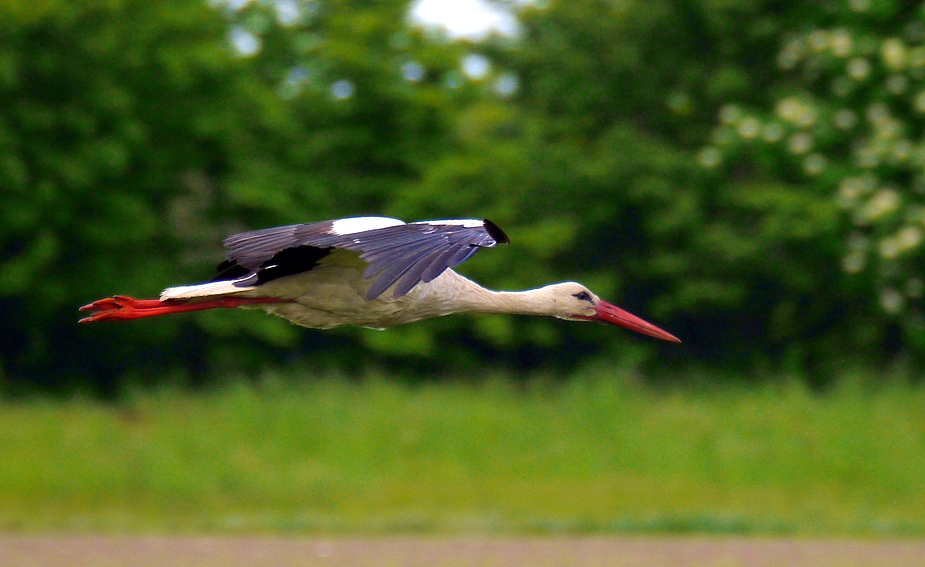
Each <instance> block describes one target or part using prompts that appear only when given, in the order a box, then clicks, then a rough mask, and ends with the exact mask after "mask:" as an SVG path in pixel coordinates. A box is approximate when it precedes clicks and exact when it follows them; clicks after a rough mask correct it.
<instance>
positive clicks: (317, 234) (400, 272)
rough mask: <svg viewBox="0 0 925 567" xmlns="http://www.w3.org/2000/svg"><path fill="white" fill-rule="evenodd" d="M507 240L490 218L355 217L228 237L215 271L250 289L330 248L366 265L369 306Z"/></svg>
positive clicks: (297, 269)
mask: <svg viewBox="0 0 925 567" xmlns="http://www.w3.org/2000/svg"><path fill="white" fill-rule="evenodd" d="M508 242H509V240H508V238H507V235H506V234H504V232H503V231H502V230H501V229H500V228H498V227H497V226H496V225H495V224H494V223H492V222H491V221H489V220H481V221H479V220H452V221H451V220H443V221H422V222H415V223H409V224H406V223H403V222H402V221H399V220H397V219H392V218H387V217H357V218H348V219H341V220H336V221H322V222H313V223H309V224H295V225H289V226H280V227H276V228H266V229H263V230H254V231H251V232H244V233H242V234H236V235H234V236H230V237H228V238H226V239H225V242H224V244H225V248H226V249H227V250H228V252H227V256H228V259H227V260H226V261H225V262H222V263H221V264H220V265H219V267H218V269H219V270H220V271H224V272H225V274H226V277H227V276H230V275H233V274H234V275H237V274H244V275H243V276H242V277H240V278H237V279H235V280H234V285H235V286H237V287H248V286H253V285H260V284H263V283H266V282H268V281H271V280H274V279H277V278H280V277H285V276H291V275H295V274H298V273H301V272H306V271H309V270H311V269H312V268H314V267H315V266H317V265H318V262H320V261H321V260H322V259H323V258H324V257H326V256H327V255H328V254H330V253H331V251H332V250H334V249H343V250H349V251H351V252H356V253H358V254H359V257H360V259H361V260H364V261H365V262H366V263H367V264H369V266H368V267H367V268H366V269H365V270H364V271H363V278H364V279H372V285H370V287H369V289H368V290H367V292H366V299H367V300H370V301H372V300H373V299H376V298H377V297H379V296H380V295H382V293H383V292H385V290H387V289H389V288H390V287H392V286H393V285H395V291H394V295H395V297H401V296H403V295H405V294H407V293H408V292H409V291H410V290H411V288H413V287H414V286H415V285H417V284H418V283H420V282H424V283H427V282H430V281H433V280H434V279H435V278H436V277H437V276H439V275H440V274H442V273H443V272H444V270H446V269H447V268H452V267H453V266H456V265H458V264H461V263H463V262H465V261H466V260H468V259H469V258H471V257H472V255H473V254H475V253H476V252H477V251H478V249H479V248H490V247H492V246H496V245H498V244H507V243H508ZM226 277H221V276H220V278H222V279H226ZM396 284H397V285H396Z"/></svg>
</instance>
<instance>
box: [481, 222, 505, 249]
mask: <svg viewBox="0 0 925 567" xmlns="http://www.w3.org/2000/svg"><path fill="white" fill-rule="evenodd" d="M482 222H483V223H485V230H486V231H488V234H489V235H490V236H491V237H492V238H494V239H495V241H496V242H497V243H498V244H510V243H511V239H510V238H508V237H507V235H506V234H504V231H503V230H501V227H499V226H498V225H496V224H495V223H493V222H491V221H490V220H488V219H482Z"/></svg>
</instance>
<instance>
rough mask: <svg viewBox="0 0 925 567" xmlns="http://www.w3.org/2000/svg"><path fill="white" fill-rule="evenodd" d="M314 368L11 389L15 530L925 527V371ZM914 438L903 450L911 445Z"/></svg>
mask: <svg viewBox="0 0 925 567" xmlns="http://www.w3.org/2000/svg"><path fill="white" fill-rule="evenodd" d="M629 379H630V378H628V376H627V374H625V373H624V372H623V371H616V372H615V371H610V370H608V371H603V370H596V371H589V372H586V373H584V375H583V376H579V377H577V378H576V379H574V380H572V381H570V382H568V383H565V384H551V383H549V382H547V381H535V382H528V383H527V385H526V387H517V386H514V385H513V384H512V383H510V382H507V381H503V380H500V379H498V380H483V381H482V383H481V385H478V386H476V385H471V384H470V385H463V384H460V383H459V382H457V383H455V384H429V385H419V386H415V387H408V386H402V385H399V384H397V383H396V382H395V381H394V380H382V379H367V380H365V381H363V382H360V383H352V384H351V383H348V382H346V381H343V380H331V379H328V380H323V379H321V380H320V379H318V377H317V376H312V375H299V376H292V377H290V378H288V379H285V380H280V379H279V378H276V379H274V378H273V377H272V376H268V377H267V379H266V381H265V382H263V383H261V384H260V385H258V386H255V385H253V384H251V383H248V382H234V383H231V384H226V385H224V386H223V387H222V388H218V389H213V390H211V391H209V392H206V393H199V394H193V395H190V394H189V392H185V391H183V390H179V389H176V388H170V387H165V388H161V389H159V390H154V391H149V392H147V393H140V392H136V393H132V394H129V395H127V396H126V397H125V398H124V399H123V400H122V401H121V402H119V403H118V404H105V403H102V402H99V401H92V400H88V399H72V400H69V401H64V402H52V401H49V400H47V399H44V400H43V399H34V400H30V401H18V402H11V401H6V402H3V403H2V404H0V409H2V411H0V444H2V446H3V447H4V458H3V459H2V460H0V478H2V479H3V482H2V483H0V526H2V527H3V528H4V529H7V530H10V529H12V530H24V531H40V532H47V531H49V530H78V531H87V530H92V531H106V532H116V533H119V532H126V531H138V532H150V531H152V530H153V531H170V532H174V531H189V530H195V531H213V532H254V531H297V532H332V531H339V532H369V531H379V532H395V531H409V530H412V531H438V532H460V531H463V532H466V531H468V532H471V531H473V530H476V531H496V532H508V533H510V532H537V531H543V532H550V531H552V532H609V533H613V532H639V531H646V532H651V531H658V532H679V531H680V532H691V531H694V532H708V533H709V532H712V533H724V532H725V533H728V532H736V533H753V534H771V533H793V534H799V535H815V536H836V535H838V536H846V535H870V536H880V535H921V534H922V533H923V532H925V523H923V520H922V519H923V518H925V492H923V490H922V487H921V478H922V475H923V474H925V450H923V449H925V390H923V388H922V387H918V386H909V385H907V384H904V383H902V382H899V381H897V382H893V383H890V384H888V385H883V384H881V386H880V387H878V388H874V389H868V388H864V387H860V386H858V385H857V384H851V383H849V382H845V383H843V384H842V385H841V386H839V387H838V388H834V389H833V390H832V391H830V392H828V393H826V394H824V395H819V394H817V393H811V392H809V391H808V390H807V389H806V388H805V386H803V385H801V384H799V383H798V382H786V383H784V384H777V385H765V386H762V387H757V388H745V387H741V386H738V387H729V386H726V387H718V386H711V387H708V388H703V389H697V388H669V389H653V388H650V387H640V386H630V385H629V382H628V380H629ZM897 455H901V456H902V458H897Z"/></svg>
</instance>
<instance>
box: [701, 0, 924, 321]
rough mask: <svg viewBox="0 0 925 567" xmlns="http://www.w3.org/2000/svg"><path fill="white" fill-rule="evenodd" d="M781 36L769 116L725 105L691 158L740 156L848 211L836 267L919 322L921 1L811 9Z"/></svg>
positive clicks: (710, 164)
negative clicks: (865, 280) (800, 24)
mask: <svg viewBox="0 0 925 567" xmlns="http://www.w3.org/2000/svg"><path fill="white" fill-rule="evenodd" d="M808 11H809V13H808V14H807V19H806V21H807V22H809V23H808V24H807V28H806V29H804V30H801V31H795V32H791V33H787V34H786V35H785V36H784V37H782V41H781V48H780V51H779V53H778V55H777V65H778V67H779V69H780V71H781V77H780V80H779V81H776V82H775V83H774V85H775V87H774V88H773V89H771V90H770V91H769V94H770V95H771V97H770V99H769V100H768V101H767V103H768V104H767V107H766V108H746V107H744V106H743V105H740V104H736V103H729V104H726V105H725V106H723V107H722V108H721V109H720V111H719V120H718V124H717V126H716V128H715V130H714V133H713V137H712V143H711V144H710V145H709V146H707V147H705V148H703V149H702V150H701V151H700V153H699V155H698V160H699V162H700V164H701V165H702V166H703V167H705V168H709V169H717V168H721V167H723V166H724V165H725V164H729V163H731V162H733V161H734V160H736V161H737V160H739V159H741V158H743V157H744V156H745V155H746V154H747V155H750V156H752V157H753V158H755V157H760V159H753V160H752V161H753V163H757V164H760V166H761V167H764V168H766V169H767V170H768V171H767V173H770V174H771V175H774V176H777V177H781V178H785V179H787V180H789V181H791V182H796V183H800V184H803V185H804V186H805V187H806V189H807V190H809V191H815V192H817V193H819V194H827V195H830V196H831V198H832V199H834V200H836V202H837V203H838V205H839V207H840V208H841V209H842V210H843V211H844V214H845V219H846V222H845V225H844V226H845V227H846V230H845V232H844V252H843V256H842V269H843V270H844V271H845V272H847V273H848V274H857V275H862V274H863V275H867V276H869V277H870V278H871V279H872V281H874V282H875V286H874V287H875V289H874V292H875V293H876V294H877V298H878V300H879V304H880V306H881V307H882V309H883V310H884V311H885V312H886V313H887V314H889V315H890V316H893V317H895V318H896V319H897V320H899V321H901V322H905V323H916V324H917V323H919V322H920V321H921V320H922V315H921V313H920V299H921V297H922V295H923V291H925V282H923V278H925V264H923V259H925V258H923V252H925V249H923V246H922V245H923V241H925V135H923V132H925V5H923V6H920V7H916V8H914V9H908V8H903V7H900V6H897V5H896V4H894V3H889V2H872V1H870V0H849V1H847V2H844V3H843V4H839V5H835V4H834V3H829V4H826V5H825V6H822V5H820V6H816V7H813V8H808Z"/></svg>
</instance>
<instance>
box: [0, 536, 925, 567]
mask: <svg viewBox="0 0 925 567" xmlns="http://www.w3.org/2000/svg"><path fill="white" fill-rule="evenodd" d="M123 565H132V566H133V567H168V566H169V567H213V566H215V567H217V566H223V567H224V566H234V565H242V566H243V565H247V566H248V567H263V566H267V567H270V566H272V567H288V566H295V565H299V566H316V565H317V566H324V567H366V566H369V567H373V566H375V567H389V566H396V567H399V566H401V567H451V566H464V565H465V566H486V567H488V566H499V567H500V566H504V567H520V566H524V567H527V566H530V567H543V566H546V565H549V566H556V567H584V566H592V565H593V566H595V567H785V566H786V567H843V566H845V567H847V566H850V567H925V541H921V540H908V541H903V540H890V541H862V540H819V539H766V538H733V537H683V536H668V537H657V536H653V537H631V536H630V537H608V536H599V537H593V536H589V537H548V538H542V537H525V538H502V537H467V536H464V537H419V536H399V537H320V536H312V537H302V538H296V537H293V538H284V537H205V536H202V537H200V536H192V537H167V536H142V537H136V536H123V537H118V536H116V537H113V536H93V535H74V536H35V535H5V536H0V567H58V566H61V567H64V566H67V567H84V566H93V567H115V566H123Z"/></svg>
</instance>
